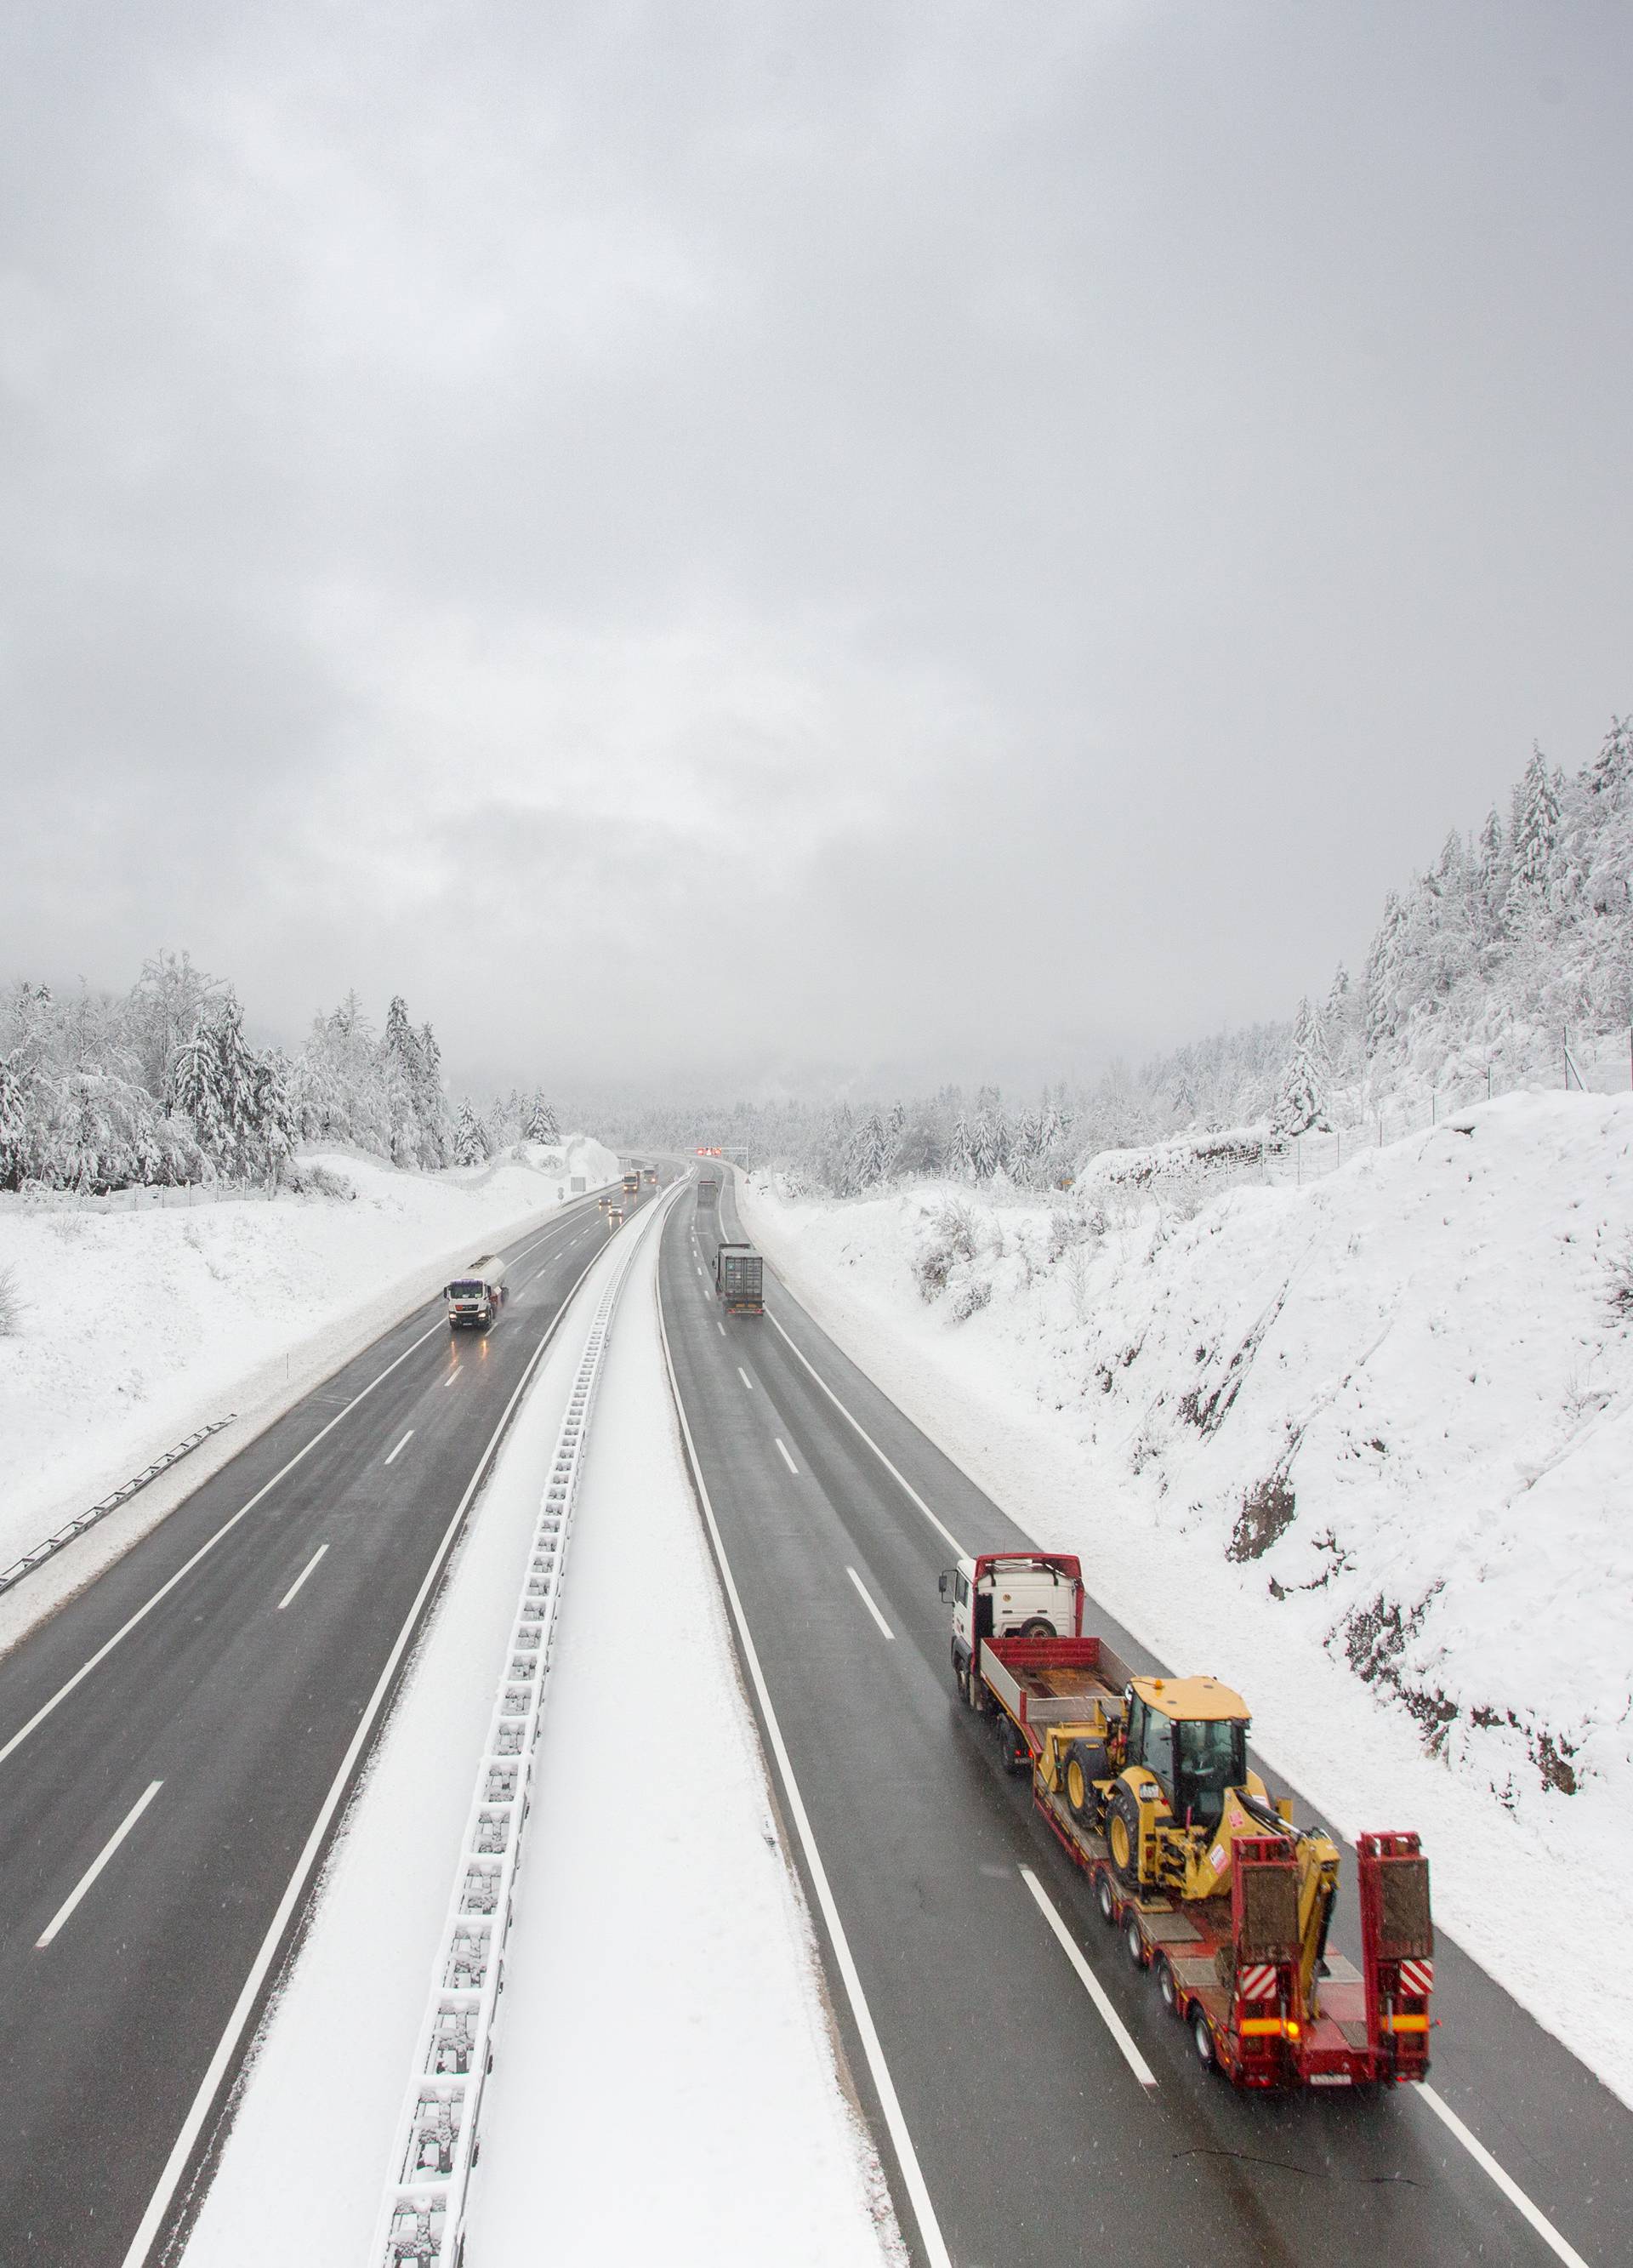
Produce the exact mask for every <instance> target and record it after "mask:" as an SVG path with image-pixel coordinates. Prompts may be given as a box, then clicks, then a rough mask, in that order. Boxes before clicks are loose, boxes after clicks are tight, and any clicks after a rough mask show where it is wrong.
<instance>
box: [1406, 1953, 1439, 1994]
mask: <svg viewBox="0 0 1633 2268" xmlns="http://www.w3.org/2000/svg"><path fill="white" fill-rule="evenodd" d="M1434 1989H1435V1964H1434V1962H1432V1961H1403V1962H1401V1991H1402V1992H1421V1993H1422V1994H1423V1998H1424V1999H1428V1997H1429V1995H1430V1994H1431V1992H1433V1991H1434Z"/></svg>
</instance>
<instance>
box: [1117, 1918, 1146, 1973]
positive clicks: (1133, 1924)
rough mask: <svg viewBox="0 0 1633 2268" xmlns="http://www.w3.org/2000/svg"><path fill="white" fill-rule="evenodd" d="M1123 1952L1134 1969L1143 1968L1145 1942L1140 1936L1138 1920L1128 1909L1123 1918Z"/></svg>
mask: <svg viewBox="0 0 1633 2268" xmlns="http://www.w3.org/2000/svg"><path fill="white" fill-rule="evenodd" d="M1122 1945H1123V1950H1124V1952H1125V1953H1126V1954H1127V1955H1128V1956H1129V1961H1130V1962H1132V1963H1133V1965H1134V1967H1135V1968H1136V1969H1144V1966H1145V1940H1144V1937H1142V1936H1141V1934H1140V1918H1139V1916H1138V1914H1136V1912H1135V1911H1134V1910H1133V1908H1132V1907H1130V1908H1129V1911H1128V1913H1127V1914H1126V1915H1125V1916H1124V1917H1123V1924H1122Z"/></svg>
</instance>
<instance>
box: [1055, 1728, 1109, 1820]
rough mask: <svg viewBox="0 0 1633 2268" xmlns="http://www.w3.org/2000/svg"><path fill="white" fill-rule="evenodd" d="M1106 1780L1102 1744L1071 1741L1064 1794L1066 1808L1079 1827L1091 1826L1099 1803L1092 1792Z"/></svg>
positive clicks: (1105, 1762) (1105, 1761)
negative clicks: (1100, 1781)
mask: <svg viewBox="0 0 1633 2268" xmlns="http://www.w3.org/2000/svg"><path fill="white" fill-rule="evenodd" d="M1108 1777H1109V1775H1108V1773H1107V1756H1106V1750H1105V1747H1104V1745H1103V1743H1102V1742H1099V1741H1074V1742H1072V1744H1071V1748H1070V1752H1069V1754H1068V1756H1067V1758H1066V1770H1065V1774H1064V1788H1063V1792H1064V1794H1065V1798H1066V1808H1067V1810H1068V1811H1070V1814H1071V1815H1072V1817H1073V1818H1074V1819H1075V1820H1077V1821H1078V1823H1079V1824H1080V1825H1082V1826H1084V1827H1092V1826H1093V1824H1094V1815H1095V1813H1096V1811H1097V1809H1098V1808H1099V1803H1100V1799H1099V1798H1098V1796H1097V1795H1096V1794H1095V1793H1094V1783H1095V1781H1096V1780H1097V1779H1105V1778H1108Z"/></svg>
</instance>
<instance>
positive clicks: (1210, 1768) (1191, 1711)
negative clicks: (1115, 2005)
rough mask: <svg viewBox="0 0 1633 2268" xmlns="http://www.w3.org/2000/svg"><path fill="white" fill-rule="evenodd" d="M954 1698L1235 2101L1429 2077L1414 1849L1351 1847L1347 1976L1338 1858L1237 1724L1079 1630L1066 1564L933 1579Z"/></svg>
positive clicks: (974, 1569)
mask: <svg viewBox="0 0 1633 2268" xmlns="http://www.w3.org/2000/svg"><path fill="white" fill-rule="evenodd" d="M941 1592H942V1595H943V1597H944V1598H950V1599H951V1601H952V1605H953V1680H954V1683H955V1684H956V1685H957V1687H958V1691H959V1696H960V1699H961V1700H963V1701H964V1702H965V1703H966V1704H967V1705H968V1706H969V1707H970V1708H972V1709H975V1710H976V1711H978V1712H981V1713H982V1714H983V1715H985V1716H987V1717H989V1718H990V1719H991V1721H992V1724H993V1727H994V1729H995V1731H996V1733H997V1737H998V1741H999V1745H1000V1749H1001V1753H1002V1755H1003V1757H1004V1763H1005V1764H1006V1765H1007V1766H1008V1767H1009V1768H1010V1769H1011V1770H1012V1771H1030V1772H1031V1775H1032V1793H1033V1802H1034V1804H1035V1805H1036V1807H1037V1808H1038V1810H1039V1811H1041V1813H1042V1815H1043V1817H1044V1818H1045V1819H1046V1820H1047V1821H1048V1825H1049V1827H1050V1829H1051V1830H1052V1831H1053V1833H1054V1834H1055V1836H1056V1838H1057V1840H1058V1841H1059V1842H1060V1844H1061V1845H1062V1846H1063V1849H1064V1850H1065V1852H1066V1853H1067V1855H1068V1856H1069V1857H1070V1859H1072V1860H1073V1861H1074V1863H1075V1864H1076V1865H1078V1866H1079V1867H1082V1868H1083V1870H1084V1872H1085V1874H1088V1876H1089V1877H1090V1879H1091V1881H1092V1883H1093V1886H1094V1896H1095V1901H1096V1904H1098V1905H1099V1907H1100V1913H1101V1915H1102V1916H1103V1918H1104V1919H1105V1920H1106V1921H1107V1924H1108V1925H1109V1926H1111V1927H1112V1928H1114V1929H1115V1930H1117V1931H1118V1932H1120V1933H1121V1934H1122V1940H1123V1943H1124V1946H1125V1947H1126V1948H1127V1951H1128V1954H1129V1959H1130V1960H1131V1961H1132V1962H1134V1964H1135V1966H1136V1968H1139V1969H1144V1970H1150V1971H1151V1975H1152V1977H1154V1979H1155V1981H1156V1984H1157V1986H1158V1989H1159V1992H1160V1993H1161V1995H1162V1999H1163V2001H1164V2004H1165V2006H1166V2007H1167V2008H1168V2009H1169V2010H1170V2011H1171V2013H1172V2014H1173V2015H1174V2016H1176V2017H1177V2018H1178V2019H1179V2020H1180V2021H1181V2022H1182V2023H1184V2024H1185V2025H1187V2026H1188V2029H1189V2031H1190V2035H1191V2039H1192V2042H1193V2043H1194V2045H1195V2051H1196V2053H1197V2055H1198V2057H1199V2058H1201V2060H1202V2061H1203V2064H1205V2065H1207V2066H1209V2067H1210V2068H1213V2069H1217V2070H1219V2071H1222V2072H1224V2073H1225V2074H1226V2076H1227V2077H1228V2078H1230V2079H1231V2080H1233V2081H1234V2082H1235V2084H1236V2085H1237V2086H1239V2087H1248V2088H1287V2087H1361V2086H1370V2085H1373V2084H1377V2083H1380V2082H1381V2083H1389V2082H1393V2081H1400V2080H1421V2079H1424V2078H1426V2077H1427V2076H1428V2072H1429V2030H1430V2021H1431V2020H1430V2015H1429V1999H1430V1995H1431V1992H1432V1991H1433V1988H1434V1927H1433V1923H1432V1920H1431V1915H1430V1908H1429V1862H1428V1860H1427V1859H1425V1858H1424V1857H1423V1852H1422V1850H1421V1849H1420V1847H1419V1845H1418V1838H1417V1837H1416V1835H1410V1834H1388V1835H1363V1836H1361V1837H1358V1838H1357V1844H1356V1857H1357V1869H1358V1874H1359V1884H1358V1887H1359V1893H1360V1896H1359V1904H1360V1925H1361V1963H1360V1967H1359V1968H1358V1969H1357V1967H1356V1966H1355V1965H1354V1964H1353V1963H1352V1962H1350V1961H1348V1960H1346V1959H1345V1958H1344V1956H1343V1955H1342V1954H1340V1953H1338V1952H1337V1951H1335V1950H1334V1949H1332V1948H1329V1947H1328V1924H1329V1922H1330V1920H1331V1917H1332V1909H1333V1901H1334V1899H1335V1896H1336V1894H1337V1889H1338V1871H1339V1853H1338V1849H1337V1846H1336V1845H1335V1843H1334V1842H1333V1841H1332V1838H1331V1837H1329V1836H1328V1835H1326V1834H1324V1833H1323V1832H1322V1831H1321V1830H1320V1829H1319V1828H1310V1827H1303V1828H1301V1827H1298V1826H1295V1825H1294V1823H1293V1817H1292V1806H1291V1802H1289V1801H1287V1800H1282V1801H1279V1802H1275V1803H1273V1802H1272V1801H1271V1800H1270V1796H1269V1790H1268V1789H1267V1788H1266V1786H1265V1784H1264V1781H1263V1780H1262V1778H1261V1777H1260V1775H1259V1774H1258V1773H1257V1772H1256V1771H1254V1769H1253V1767H1252V1766H1251V1765H1250V1764H1248V1762H1247V1726H1248V1713H1247V1703H1246V1702H1245V1701H1244V1700H1243V1699H1242V1697H1241V1696H1240V1694H1239V1693H1235V1692H1232V1690H1231V1689H1230V1687H1229V1686H1226V1685H1222V1684H1220V1683H1219V1682H1218V1680H1217V1678H1213V1677H1181V1678H1173V1677H1136V1676H1133V1675H1130V1674H1129V1671H1128V1670H1127V1668H1125V1667H1124V1666H1123V1664H1122V1662H1120V1661H1118V1660H1117V1658H1116V1656H1115V1655H1114V1653H1112V1651H1111V1649H1110V1648H1109V1647H1108V1646H1107V1645H1106V1644H1105V1642H1104V1640H1102V1639H1100V1638H1096V1637H1093V1636H1092V1635H1089V1634H1085V1631H1084V1628H1083V1615H1084V1588H1083V1575H1082V1568H1081V1565H1080V1564H1079V1562H1078V1559H1077V1558H1076V1557H1073V1555H1072V1554H1070V1552H986V1553H983V1554H982V1555H981V1556H980V1557H977V1558H965V1559H960V1562H959V1564H958V1565H957V1566H956V1567H954V1568H952V1569H950V1570H949V1571H948V1572H947V1573H946V1574H945V1575H943V1577H942V1578H941Z"/></svg>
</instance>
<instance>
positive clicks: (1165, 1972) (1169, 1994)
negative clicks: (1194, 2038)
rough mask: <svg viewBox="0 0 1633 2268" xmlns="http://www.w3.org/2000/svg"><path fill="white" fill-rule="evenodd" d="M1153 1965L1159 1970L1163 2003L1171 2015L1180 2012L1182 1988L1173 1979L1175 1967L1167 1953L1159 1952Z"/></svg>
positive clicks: (1158, 1982)
mask: <svg viewBox="0 0 1633 2268" xmlns="http://www.w3.org/2000/svg"><path fill="white" fill-rule="evenodd" d="M1152 1966H1153V1967H1154V1968H1155V1970H1156V1971H1157V1990H1158V1991H1159V1992H1160V1993H1161V1995H1162V2005H1163V2007H1165V2008H1166V2010H1167V2011H1168V2014H1170V2015H1171V2016H1177V2015H1178V2014H1179V2013H1180V1988H1179V1986H1178V1985H1176V1984H1175V1983H1174V1981H1173V1964H1172V1963H1171V1962H1170V1961H1169V1959H1168V1956H1167V1955H1166V1953H1159V1955H1157V1958H1156V1961H1155V1962H1153V1963H1152Z"/></svg>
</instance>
